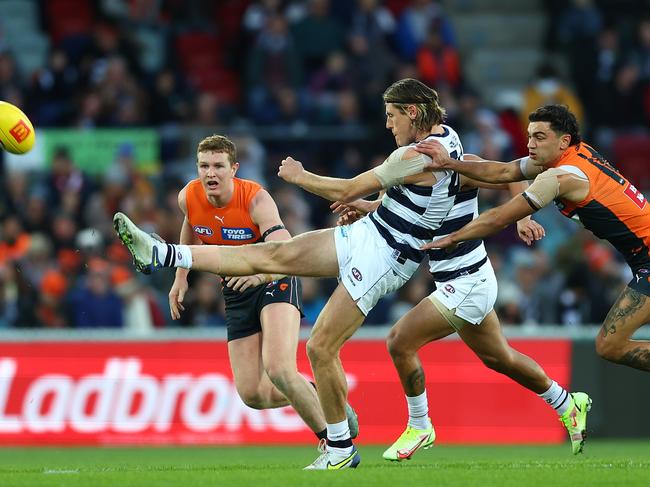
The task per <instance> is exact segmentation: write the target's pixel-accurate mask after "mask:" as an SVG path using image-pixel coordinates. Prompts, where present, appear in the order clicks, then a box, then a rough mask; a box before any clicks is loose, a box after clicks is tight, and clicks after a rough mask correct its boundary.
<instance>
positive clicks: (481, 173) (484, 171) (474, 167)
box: [415, 140, 543, 183]
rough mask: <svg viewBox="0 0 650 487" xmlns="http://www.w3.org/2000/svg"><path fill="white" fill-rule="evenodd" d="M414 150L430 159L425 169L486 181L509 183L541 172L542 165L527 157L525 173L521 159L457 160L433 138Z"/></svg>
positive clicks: (532, 176) (419, 144)
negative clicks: (445, 170)
mask: <svg viewBox="0 0 650 487" xmlns="http://www.w3.org/2000/svg"><path fill="white" fill-rule="evenodd" d="M415 150H417V151H419V152H421V153H423V154H426V155H427V156H429V157H430V158H431V161H430V162H428V163H427V164H426V165H425V169H430V170H436V169H450V170H452V171H456V172H458V173H460V174H462V175H464V176H467V177H469V178H471V179H475V180H477V181H483V182H486V183H511V182H514V181H524V180H527V179H532V178H534V177H535V176H536V175H537V174H539V173H540V172H542V170H543V167H540V166H535V165H533V164H529V163H527V161H528V158H525V160H524V161H523V163H524V165H525V166H526V174H524V173H523V172H522V169H521V166H522V159H515V160H514V161H510V162H499V161H480V162H479V161H471V160H465V161H458V160H456V159H452V158H451V157H450V156H449V153H448V152H447V150H446V149H445V148H444V147H443V146H442V145H441V144H440V143H439V142H437V141H435V140H424V141H422V142H419V143H418V144H417V145H416V146H415Z"/></svg>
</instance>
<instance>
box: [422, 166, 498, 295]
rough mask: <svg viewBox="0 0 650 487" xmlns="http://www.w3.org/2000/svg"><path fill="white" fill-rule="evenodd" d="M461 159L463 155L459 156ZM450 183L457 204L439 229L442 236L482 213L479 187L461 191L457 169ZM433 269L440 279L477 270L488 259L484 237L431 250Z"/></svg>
mask: <svg viewBox="0 0 650 487" xmlns="http://www.w3.org/2000/svg"><path fill="white" fill-rule="evenodd" d="M459 159H460V157H459ZM451 179H452V182H451V184H450V185H449V197H450V198H451V199H452V201H453V206H452V207H451V210H450V211H449V214H448V215H447V218H445V221H444V222H443V224H442V225H441V226H440V228H439V229H438V230H437V235H436V238H442V237H445V236H446V235H449V234H450V233H452V232H455V231H456V230H460V229H461V228H462V227H464V226H465V225H467V224H468V223H469V222H471V221H472V220H474V219H475V218H477V217H478V188H471V189H469V190H465V191H461V187H460V176H459V174H458V173H453V175H452V176H451ZM427 255H428V257H429V271H430V272H431V274H432V276H433V280H434V281H437V282H445V281H450V280H452V279H456V278H457V277H459V276H462V275H467V274H471V273H472V272H476V271H477V270H478V269H479V268H481V266H483V264H485V263H486V262H487V260H488V255H487V252H486V250H485V245H484V244H483V240H469V241H467V242H462V243H461V244H460V245H458V247H457V248H456V249H455V250H454V251H453V252H448V251H447V250H445V249H433V250H428V251H427Z"/></svg>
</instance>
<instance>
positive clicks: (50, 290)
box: [36, 270, 70, 328]
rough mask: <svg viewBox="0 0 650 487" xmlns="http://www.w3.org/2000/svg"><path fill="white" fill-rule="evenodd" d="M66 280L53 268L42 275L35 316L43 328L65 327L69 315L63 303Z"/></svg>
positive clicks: (67, 324)
mask: <svg viewBox="0 0 650 487" xmlns="http://www.w3.org/2000/svg"><path fill="white" fill-rule="evenodd" d="M67 288H68V281H67V279H66V278H65V276H64V275H63V274H62V273H61V272H59V271H55V270H51V271H48V272H46V273H45V274H44V275H43V279H42V280H41V285H40V293H39V299H38V304H37V308H36V316H37V318H38V322H39V324H40V325H41V326H43V327H45V328H67V327H68V326H69V323H70V321H69V317H68V312H67V309H66V305H65V299H64V298H65V294H66V291H67Z"/></svg>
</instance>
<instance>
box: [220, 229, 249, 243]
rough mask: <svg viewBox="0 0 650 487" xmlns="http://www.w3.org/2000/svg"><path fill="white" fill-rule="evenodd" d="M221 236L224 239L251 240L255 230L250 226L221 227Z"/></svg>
mask: <svg viewBox="0 0 650 487" xmlns="http://www.w3.org/2000/svg"><path fill="white" fill-rule="evenodd" d="M221 238H223V239H224V240H251V239H253V238H255V232H253V230H252V229H250V228H225V227H222V228H221Z"/></svg>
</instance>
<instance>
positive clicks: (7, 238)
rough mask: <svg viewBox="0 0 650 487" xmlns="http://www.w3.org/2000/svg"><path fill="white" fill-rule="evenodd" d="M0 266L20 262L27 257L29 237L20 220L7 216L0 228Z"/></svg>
mask: <svg viewBox="0 0 650 487" xmlns="http://www.w3.org/2000/svg"><path fill="white" fill-rule="evenodd" d="M0 232H1V233H0V236H1V237H2V239H1V240H0V264H6V263H8V262H11V261H16V260H20V259H22V258H23V257H25V256H26V255H27V252H28V251H29V246H30V242H31V235H30V234H29V233H27V232H26V231H25V229H24V228H23V224H22V222H21V221H20V219H19V218H18V217H17V216H15V215H9V216H7V217H5V218H4V220H2V225H1V227H0Z"/></svg>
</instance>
